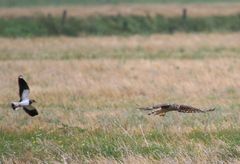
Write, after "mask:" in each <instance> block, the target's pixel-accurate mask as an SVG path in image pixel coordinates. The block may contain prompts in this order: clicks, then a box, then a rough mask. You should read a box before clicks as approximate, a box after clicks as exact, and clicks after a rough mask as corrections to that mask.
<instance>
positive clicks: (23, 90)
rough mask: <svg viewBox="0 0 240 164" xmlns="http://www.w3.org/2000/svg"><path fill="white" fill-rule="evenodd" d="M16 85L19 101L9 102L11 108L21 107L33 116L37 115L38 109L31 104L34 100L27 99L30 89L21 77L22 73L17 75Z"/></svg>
mask: <svg viewBox="0 0 240 164" xmlns="http://www.w3.org/2000/svg"><path fill="white" fill-rule="evenodd" d="M18 86H19V96H20V100H19V102H12V103H11V105H12V108H13V110H18V109H19V108H21V107H22V108H23V110H24V111H25V112H26V113H27V114H29V115H30V116H32V117H34V116H36V115H38V111H37V110H36V108H35V107H34V106H32V103H35V102H36V101H35V100H33V99H29V93H30V89H29V87H28V84H27V82H26V81H25V80H24V79H23V76H22V75H20V76H18Z"/></svg>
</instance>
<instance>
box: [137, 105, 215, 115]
mask: <svg viewBox="0 0 240 164" xmlns="http://www.w3.org/2000/svg"><path fill="white" fill-rule="evenodd" d="M139 109H140V110H154V111H153V112H150V113H148V115H152V114H153V115H159V116H165V114H166V113H167V112H170V111H178V112H182V113H206V112H211V111H214V110H215V108H212V109H208V110H201V109H199V108H195V107H192V106H188V105H178V104H158V105H154V106H150V107H142V108H139ZM155 109H156V110H155Z"/></svg>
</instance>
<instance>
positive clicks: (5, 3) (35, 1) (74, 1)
mask: <svg viewBox="0 0 240 164" xmlns="http://www.w3.org/2000/svg"><path fill="white" fill-rule="evenodd" d="M236 2H239V0H228V1H227V2H226V1H224V0H209V1H207V0H107V1H106V0H68V1H65V0H57V1H48V0H21V1H18V0H10V1H9V0H0V6H1V7H16V6H20V7H22V6H28V7H29V6H49V5H50V6H63V5H93V4H94V5H103V4H122V3H127V4H131V3H143V4H148V3H156V4H158V3H161V4H165V3H176V4H188V3H209V4H214V3H236Z"/></svg>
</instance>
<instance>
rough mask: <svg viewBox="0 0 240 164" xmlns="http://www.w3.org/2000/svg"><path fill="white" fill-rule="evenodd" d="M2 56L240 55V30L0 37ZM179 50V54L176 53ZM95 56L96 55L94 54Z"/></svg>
mask: <svg viewBox="0 0 240 164" xmlns="http://www.w3.org/2000/svg"><path fill="white" fill-rule="evenodd" d="M0 42H1V44H0V53H1V55H0V58H1V59H67V58H94V57H95V58H109V57H110V58H111V57H113V58H114V57H116V58H141V56H142V58H151V57H149V56H151V54H156V57H160V58H161V57H162V56H164V55H162V54H164V53H165V54H169V55H165V57H171V56H172V57H181V54H189V55H188V56H187V57H189V58H191V57H193V58H194V53H196V52H202V51H204V52H205V51H206V52H205V54H204V56H203V57H239V49H240V46H239V43H240V33H225V34H222V33H221V34H220V33H214V34H185V33H176V34H173V35H167V34H161V35H150V36H139V35H136V36H130V37H117V36H108V37H94V36H92V37H77V38H69V37H51V38H48V37H43V38H25V39H23V38H16V39H14V38H10V39H9V38H0ZM175 52H176V53H175ZM92 56H93V57H92Z"/></svg>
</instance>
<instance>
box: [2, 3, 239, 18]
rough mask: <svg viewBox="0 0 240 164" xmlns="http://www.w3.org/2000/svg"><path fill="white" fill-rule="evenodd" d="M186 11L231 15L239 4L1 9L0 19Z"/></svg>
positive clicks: (210, 14) (203, 14) (171, 13)
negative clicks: (63, 13) (66, 12)
mask: <svg viewBox="0 0 240 164" xmlns="http://www.w3.org/2000/svg"><path fill="white" fill-rule="evenodd" d="M183 8H186V9H188V14H189V16H191V17H198V16H201V17H202V16H212V15H233V14H238V13H239V12H240V4H239V3H233V4H227V3H226V4H225V3H222V4H121V5H100V6H99V5H98V6H64V7H32V8H1V10H0V17H19V16H32V15H47V14H51V15H55V16H57V15H58V16H59V15H61V14H62V12H63V10H67V11H68V15H69V16H74V17H87V16H93V15H118V14H121V15H146V14H149V15H156V14H160V15H164V16H170V17H172V16H179V15H181V14H182V9H183Z"/></svg>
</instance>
